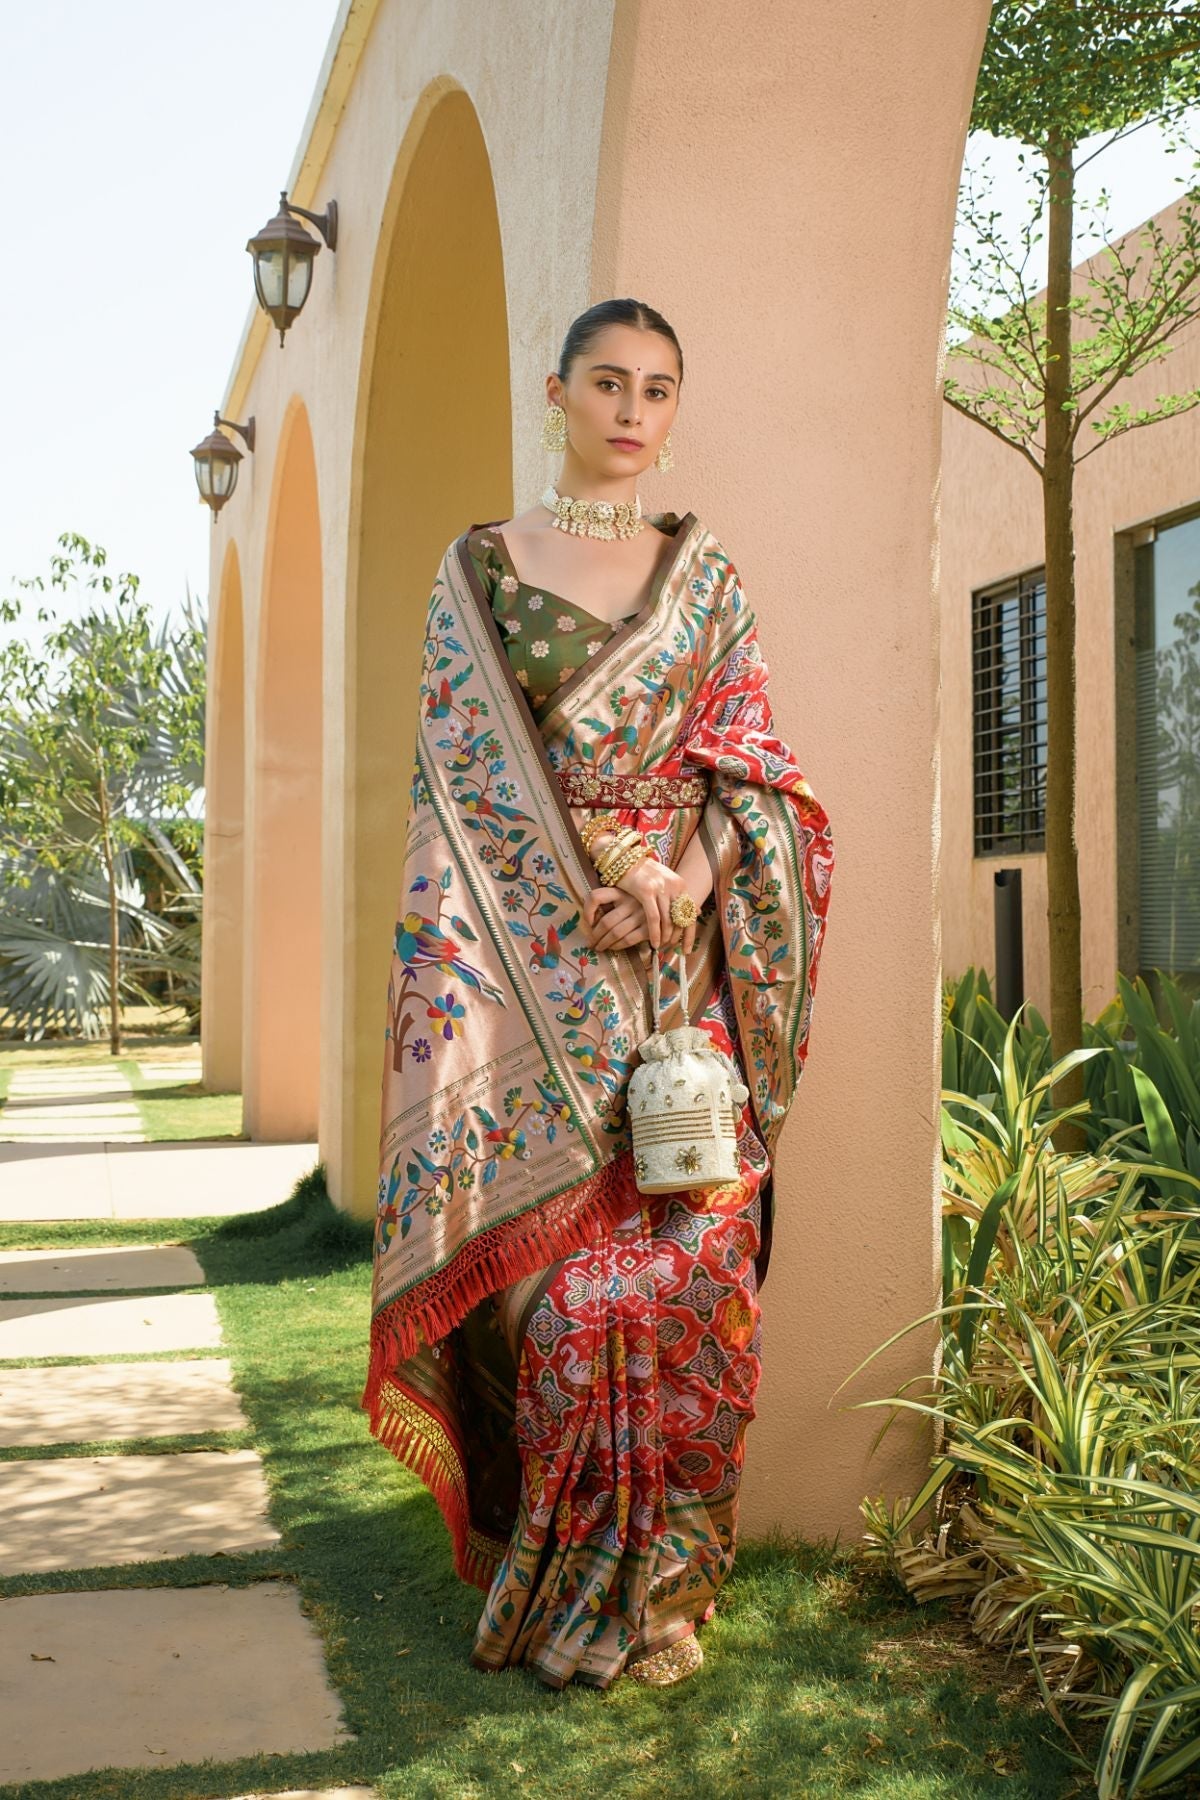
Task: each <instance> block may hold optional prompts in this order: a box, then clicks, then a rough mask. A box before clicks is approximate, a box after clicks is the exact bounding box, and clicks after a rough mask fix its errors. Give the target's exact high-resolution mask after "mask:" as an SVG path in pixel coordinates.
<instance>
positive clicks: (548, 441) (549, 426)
mask: <svg viewBox="0 0 1200 1800" xmlns="http://www.w3.org/2000/svg"><path fill="white" fill-rule="evenodd" d="M566 447H567V415H566V413H565V412H564V411H563V409H562V407H561V406H559V405H558V403H557V401H552V402H551V404H550V405H549V406H548V407H547V408H546V414H545V417H544V418H543V420H542V449H543V450H549V451H552V452H555V453H557V452H558V451H561V450H565V449H566Z"/></svg>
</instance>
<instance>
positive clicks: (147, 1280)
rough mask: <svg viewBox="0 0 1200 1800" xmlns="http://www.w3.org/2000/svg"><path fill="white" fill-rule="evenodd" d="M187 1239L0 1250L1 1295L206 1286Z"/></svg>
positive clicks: (202, 1272)
mask: <svg viewBox="0 0 1200 1800" xmlns="http://www.w3.org/2000/svg"><path fill="white" fill-rule="evenodd" d="M203 1286H204V1270H203V1269H202V1268H201V1267H200V1264H199V1262H198V1261H197V1260H196V1256H195V1253H194V1251H191V1250H189V1249H188V1248H187V1247H186V1245H184V1244H128V1245H121V1246H119V1247H118V1246H113V1247H112V1248H111V1249H110V1248H108V1247H103V1246H102V1247H100V1248H95V1249H87V1250H0V1295H4V1294H70V1293H96V1292H98V1291H100V1290H102V1289H106V1288H126V1289H127V1288H154V1287H177V1288H178V1287H203Z"/></svg>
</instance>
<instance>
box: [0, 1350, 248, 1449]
mask: <svg viewBox="0 0 1200 1800" xmlns="http://www.w3.org/2000/svg"><path fill="white" fill-rule="evenodd" d="M248 1424H249V1420H248V1419H247V1418H246V1415H245V1413H244V1412H243V1411H242V1407H241V1402H240V1400H239V1399H238V1396H237V1394H236V1392H235V1391H234V1388H233V1386H232V1383H231V1377H230V1367H229V1359H228V1357H224V1356H210V1357H205V1358H203V1359H201V1358H196V1359H195V1360H194V1361H189V1362H148V1363H84V1364H82V1365H80V1366H79V1367H78V1368H71V1367H69V1366H68V1367H65V1368H58V1369H45V1368H39V1367H37V1366H35V1367H33V1368H31V1369H4V1368H0V1445H4V1446H5V1447H7V1446H9V1445H18V1444H20V1445H29V1446H32V1445H35V1444H78V1443H88V1442H99V1441H101V1440H102V1439H108V1438H135V1437H138V1438H142V1437H145V1438H151V1437H175V1436H176V1435H179V1436H182V1435H183V1434H185V1433H187V1432H191V1431H244V1430H245V1429H246V1427H247V1425H248Z"/></svg>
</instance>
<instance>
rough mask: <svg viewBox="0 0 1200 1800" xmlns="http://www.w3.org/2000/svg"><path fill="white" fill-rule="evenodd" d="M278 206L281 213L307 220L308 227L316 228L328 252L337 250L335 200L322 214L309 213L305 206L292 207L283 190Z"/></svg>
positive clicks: (336, 210)
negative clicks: (313, 226)
mask: <svg viewBox="0 0 1200 1800" xmlns="http://www.w3.org/2000/svg"><path fill="white" fill-rule="evenodd" d="M279 206H280V211H281V212H287V213H292V214H294V215H295V216H296V217H297V218H301V219H307V220H308V222H309V224H310V225H315V226H316V228H317V230H318V231H319V232H320V234H321V236H322V237H323V238H324V239H325V243H326V247H327V248H328V249H330V250H336V249H337V228H338V209H337V201H336V200H331V201H330V202H329V205H328V206H327V207H326V208H325V211H324V212H323V213H315V212H309V210H308V208H307V206H296V205H294V204H293V203H292V201H290V200H289V199H288V197H287V189H286V188H284V190H283V192H282V193H281V194H280V196H279Z"/></svg>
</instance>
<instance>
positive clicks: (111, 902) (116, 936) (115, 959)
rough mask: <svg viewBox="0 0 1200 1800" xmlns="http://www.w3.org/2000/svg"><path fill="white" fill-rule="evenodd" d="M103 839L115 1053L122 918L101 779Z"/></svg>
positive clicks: (114, 1047) (114, 1051)
mask: <svg viewBox="0 0 1200 1800" xmlns="http://www.w3.org/2000/svg"><path fill="white" fill-rule="evenodd" d="M100 826H101V831H102V834H103V835H102V838H101V843H102V844H103V847H104V873H105V876H106V878H107V882H108V1048H109V1052H110V1054H111V1055H113V1056H120V1054H121V992H120V987H121V982H120V976H121V961H120V942H121V937H120V933H121V920H120V913H119V910H118V907H117V866H116V857H115V856H114V854H113V845H112V835H111V833H110V831H109V815H108V788H107V786H106V784H105V782H104V778H103V776H101V779H100Z"/></svg>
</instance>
